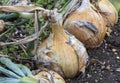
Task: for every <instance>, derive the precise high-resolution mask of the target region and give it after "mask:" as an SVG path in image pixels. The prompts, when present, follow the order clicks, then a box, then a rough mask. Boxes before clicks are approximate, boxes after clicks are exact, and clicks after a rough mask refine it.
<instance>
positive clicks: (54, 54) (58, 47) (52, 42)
mask: <svg viewBox="0 0 120 83" xmlns="http://www.w3.org/2000/svg"><path fill="white" fill-rule="evenodd" d="M59 17H61V16H60V15H59V14H58V16H56V14H55V15H53V17H51V18H52V19H54V21H51V20H52V19H51V20H50V22H51V24H50V26H51V28H52V33H51V34H50V35H49V37H48V38H47V39H46V40H45V41H44V42H43V43H42V44H41V45H40V46H39V48H38V51H37V54H38V55H37V56H35V58H36V59H37V60H38V61H39V62H42V63H44V65H46V64H47V68H50V69H52V70H54V71H56V72H58V73H59V74H60V75H61V76H63V77H65V78H73V77H74V76H75V75H76V74H77V73H78V72H83V73H84V72H85V67H86V63H87V61H88V54H87V51H86V48H85V47H84V45H83V44H82V43H81V42H80V41H79V40H77V39H76V38H75V37H74V36H73V35H71V34H69V33H66V32H65V31H64V29H63V26H62V22H61V20H59Z"/></svg>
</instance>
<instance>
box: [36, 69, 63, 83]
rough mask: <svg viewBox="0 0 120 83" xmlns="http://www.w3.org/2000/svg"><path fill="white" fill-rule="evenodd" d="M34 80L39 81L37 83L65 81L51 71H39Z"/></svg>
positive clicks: (59, 82)
mask: <svg viewBox="0 0 120 83" xmlns="http://www.w3.org/2000/svg"><path fill="white" fill-rule="evenodd" d="M35 78H37V79H39V83H65V80H64V79H63V78H62V77H61V76H60V75H59V74H58V73H56V72H54V71H52V70H49V71H40V72H39V73H38V74H37V75H35ZM52 81H53V82H52Z"/></svg>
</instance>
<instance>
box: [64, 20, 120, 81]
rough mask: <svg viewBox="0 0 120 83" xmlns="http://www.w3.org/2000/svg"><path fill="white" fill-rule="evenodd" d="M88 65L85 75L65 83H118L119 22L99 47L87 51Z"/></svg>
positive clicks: (119, 71)
mask: <svg viewBox="0 0 120 83" xmlns="http://www.w3.org/2000/svg"><path fill="white" fill-rule="evenodd" d="M88 54H89V56H90V64H89V65H88V67H87V68H86V72H85V74H79V76H76V77H75V78H73V79H68V80H66V82H67V83H120V69H119V70H118V71H117V69H118V68H120V20H119V21H118V23H117V24H116V25H115V26H114V27H113V28H112V33H111V35H110V36H106V37H105V40H104V41H103V43H102V44H101V46H99V47H97V48H94V49H88Z"/></svg>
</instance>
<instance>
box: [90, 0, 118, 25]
mask: <svg viewBox="0 0 120 83" xmlns="http://www.w3.org/2000/svg"><path fill="white" fill-rule="evenodd" d="M91 1H92V2H93V1H94V0H91ZM95 3H96V5H95V7H96V8H97V9H98V10H99V11H100V13H101V15H102V16H103V18H104V20H105V22H106V25H107V26H113V25H114V24H115V23H116V22H117V21H118V12H117V10H116V9H115V7H114V6H113V5H112V4H111V2H110V1H109V0H97V1H96V2H95Z"/></svg>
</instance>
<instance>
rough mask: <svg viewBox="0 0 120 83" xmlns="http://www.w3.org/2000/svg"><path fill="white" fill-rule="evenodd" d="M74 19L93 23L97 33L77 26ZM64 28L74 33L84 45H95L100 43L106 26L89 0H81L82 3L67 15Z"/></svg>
mask: <svg viewBox="0 0 120 83" xmlns="http://www.w3.org/2000/svg"><path fill="white" fill-rule="evenodd" d="M74 21H82V22H89V23H91V24H93V25H94V26H95V27H96V28H97V29H98V33H97V34H94V33H93V32H92V31H91V30H90V29H88V28H87V27H85V26H81V27H80V26H78V25H76V24H75V23H73V22H74ZM64 26H65V29H66V30H67V31H68V32H70V33H71V34H73V35H75V37H76V38H77V39H79V40H80V41H81V42H82V43H83V44H84V45H85V46H86V47H91V48H93V47H97V46H99V45H100V44H101V42H102V40H103V39H104V37H105V34H106V30H107V28H106V26H105V22H104V20H103V17H102V16H101V15H100V13H99V12H97V9H96V8H95V7H94V6H91V4H90V2H89V0H83V1H82V5H81V6H80V7H79V8H78V9H77V10H76V11H74V12H73V13H71V14H70V15H68V17H67V18H66V20H65V22H64Z"/></svg>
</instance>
